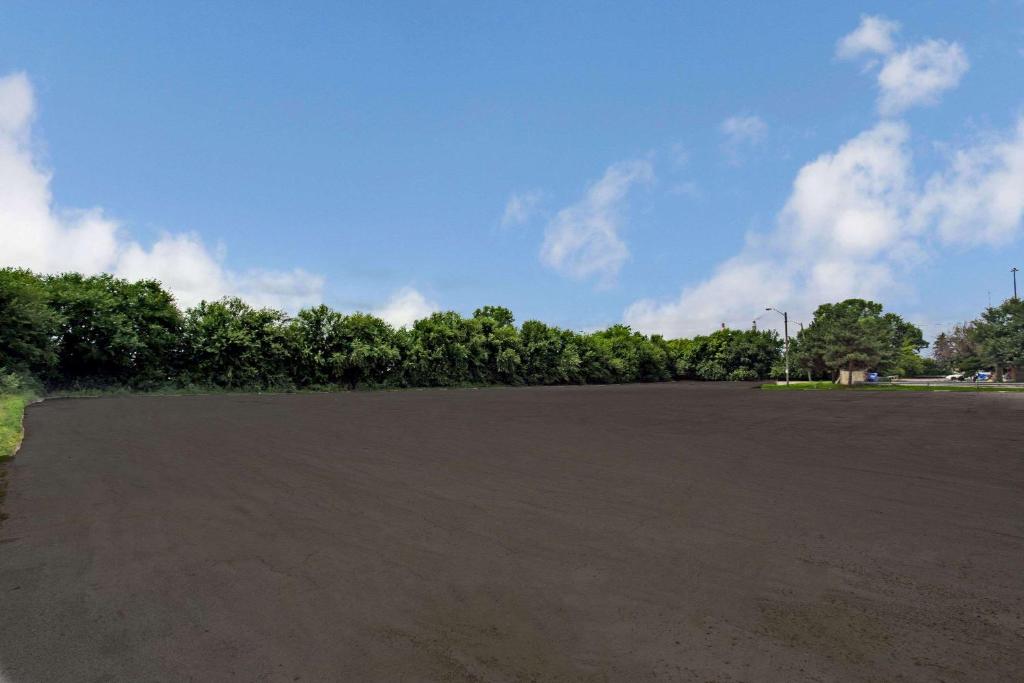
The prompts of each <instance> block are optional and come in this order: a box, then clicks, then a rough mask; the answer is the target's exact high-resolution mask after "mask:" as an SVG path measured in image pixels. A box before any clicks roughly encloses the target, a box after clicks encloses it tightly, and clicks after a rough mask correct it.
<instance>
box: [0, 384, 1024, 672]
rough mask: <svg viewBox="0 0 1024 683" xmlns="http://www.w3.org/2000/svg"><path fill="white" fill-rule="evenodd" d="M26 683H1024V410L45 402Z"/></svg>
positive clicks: (38, 446)
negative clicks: (199, 682) (839, 682)
mask: <svg viewBox="0 0 1024 683" xmlns="http://www.w3.org/2000/svg"><path fill="white" fill-rule="evenodd" d="M26 427H27V438H26V440H25V444H24V447H23V449H22V451H21V453H20V454H19V455H18V457H17V458H16V459H15V460H14V461H13V463H12V464H10V465H9V468H8V469H9V478H10V490H9V494H8V496H7V502H6V505H5V510H6V512H7V513H8V514H9V515H10V518H9V519H8V520H7V521H6V522H5V523H4V524H3V526H2V527H0V668H2V669H3V671H4V673H5V675H6V676H7V677H8V678H9V679H10V680H12V681H15V682H21V681H100V680H119V681H122V680H123V681H150V680H165V681H170V680H203V681H222V680H240V681H255V680H272V681H277V680H281V681H293V680H302V681H315V680H346V681H425V680H441V681H463V680H466V681H476V680H484V681H528V680H538V681H558V680H565V681H605V680H609V681H637V680H683V681H686V680H696V681H712V680H713V681H768V680H777V681H797V680H818V681H833V680H878V681H896V680H943V681H951V680H963V681H968V680H971V681H978V680H984V681H997V680H1018V681H1019V680H1024V396H1019V395H1016V396H1015V395H974V394H970V395H968V394H936V393H874V392H762V391H758V390H756V389H753V388H751V387H748V386H741V385H726V384H659V385H647V386H643V385H631V386H609V387H556V388H531V389H502V388H498V389H484V390H453V391H444V390H428V391H405V392H392V393H351V394H301V395H219V396H183V397H154V396H135V397H123V398H122V397H116V398H100V399H76V400H55V401H47V402H45V403H42V404H39V405H34V406H31V407H30V408H29V409H28V413H27V416H26Z"/></svg>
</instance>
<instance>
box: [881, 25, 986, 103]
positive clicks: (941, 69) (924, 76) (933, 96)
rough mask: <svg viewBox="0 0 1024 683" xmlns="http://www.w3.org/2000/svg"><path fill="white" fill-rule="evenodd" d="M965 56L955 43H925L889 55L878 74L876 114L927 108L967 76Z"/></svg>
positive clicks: (938, 41) (930, 41)
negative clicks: (920, 107) (877, 112)
mask: <svg viewBox="0 0 1024 683" xmlns="http://www.w3.org/2000/svg"><path fill="white" fill-rule="evenodd" d="M968 67H969V63H968V61H967V55H966V54H965V53H964V50H963V48H961V47H960V46H959V45H958V44H957V43H948V42H946V41H944V40H927V41H925V42H923V43H920V44H919V45H915V46H913V47H910V48H908V49H906V50H903V51H902V52H898V53H896V54H893V55H890V56H889V57H888V58H887V59H886V60H885V65H884V66H883V67H882V70H881V71H880V72H879V73H878V86H879V87H880V88H881V91H882V92H881V95H880V96H879V99H878V109H879V111H880V112H881V113H882V114H884V115H886V116H891V115H894V114H899V113H900V112H902V111H904V110H905V109H908V108H910V107H913V106H916V105H931V104H935V103H936V102H938V100H939V95H941V94H942V93H943V92H945V91H947V90H950V89H952V88H955V87H956V86H957V85H959V84H960V79H961V78H963V76H964V74H965V73H967V69H968Z"/></svg>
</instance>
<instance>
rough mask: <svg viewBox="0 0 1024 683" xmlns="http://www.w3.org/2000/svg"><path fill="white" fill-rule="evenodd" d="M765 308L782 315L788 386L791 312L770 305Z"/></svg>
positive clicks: (787, 384) (787, 383) (787, 382)
mask: <svg viewBox="0 0 1024 683" xmlns="http://www.w3.org/2000/svg"><path fill="white" fill-rule="evenodd" d="M764 310H766V311H775V312H776V313H778V314H779V315H781V316H782V330H783V333H784V334H785V339H786V346H785V349H786V386H787V387H788V386H789V313H788V312H787V311H780V310H779V309H777V308H772V307H771V306H768V307H767V308H765V309H764Z"/></svg>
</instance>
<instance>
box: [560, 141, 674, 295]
mask: <svg viewBox="0 0 1024 683" xmlns="http://www.w3.org/2000/svg"><path fill="white" fill-rule="evenodd" d="M653 179H654V169H653V168H652V166H651V164H650V162H648V161H642V160H637V161H623V162H619V163H617V164H613V165H611V166H609V167H608V169H607V170H606V171H605V173H604V176H603V177H602V178H601V179H600V180H598V181H597V182H595V183H594V184H593V185H591V186H590V187H589V188H588V189H587V192H586V194H585V195H584V196H583V198H582V199H581V200H580V201H578V202H577V203H575V204H573V205H571V206H567V207H565V208H564V209H562V210H561V211H559V212H558V213H557V214H556V215H555V217H554V218H553V219H552V220H551V222H550V223H548V226H547V230H546V232H545V236H544V243H543V244H542V245H541V250H540V259H541V262H542V263H544V265H546V266H548V267H550V268H553V269H554V270H556V271H558V272H559V273H561V274H563V275H566V276H568V277H572V278H576V279H585V278H588V277H597V278H598V279H599V282H600V283H601V284H603V285H608V284H610V283H611V282H612V281H613V280H614V278H615V276H616V275H617V274H618V272H619V270H620V269H621V268H622V265H623V264H624V263H625V262H626V260H627V259H628V258H629V248H628V247H627V246H626V243H625V242H623V241H622V238H621V237H620V236H619V229H620V226H621V222H622V216H621V207H620V205H621V204H622V202H623V201H624V200H625V198H626V196H627V194H628V193H629V190H630V188H632V187H633V186H634V185H636V184H638V183H649V182H651V181H652V180H653Z"/></svg>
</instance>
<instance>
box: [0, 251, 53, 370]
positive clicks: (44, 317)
mask: <svg viewBox="0 0 1024 683" xmlns="http://www.w3.org/2000/svg"><path fill="white" fill-rule="evenodd" d="M60 322H61V320H60V315H59V314H58V313H57V311H55V310H54V309H53V308H52V307H51V305H50V295H49V292H48V290H47V288H46V285H45V284H44V282H43V280H42V279H41V278H39V277H37V276H36V275H33V274H32V273H31V272H29V271H27V270H18V269H14V268H4V269H0V370H7V371H14V372H27V373H31V374H34V375H36V376H38V377H44V378H46V377H49V376H51V373H52V372H53V370H54V369H55V368H56V366H57V361H58V357H57V345H56V339H57V335H58V332H59V330H60Z"/></svg>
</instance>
